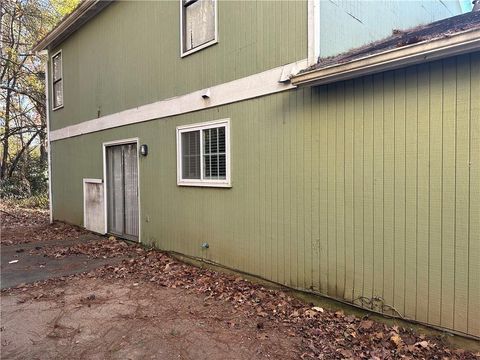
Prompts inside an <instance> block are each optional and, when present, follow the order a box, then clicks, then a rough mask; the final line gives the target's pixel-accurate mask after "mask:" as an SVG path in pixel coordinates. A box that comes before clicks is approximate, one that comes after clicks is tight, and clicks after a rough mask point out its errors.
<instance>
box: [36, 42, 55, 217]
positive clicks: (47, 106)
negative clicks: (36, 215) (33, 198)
mask: <svg viewBox="0 0 480 360" xmlns="http://www.w3.org/2000/svg"><path fill="white" fill-rule="evenodd" d="M38 55H45V56H46V61H45V109H46V112H45V113H46V117H47V119H46V121H47V160H48V211H49V215H50V224H52V223H53V206H52V201H53V200H52V148H51V143H50V101H49V96H48V93H49V91H48V90H49V86H50V81H49V79H50V72H49V71H48V69H49V64H50V58H49V53H48V50H43V51H41V52H39V53H38Z"/></svg>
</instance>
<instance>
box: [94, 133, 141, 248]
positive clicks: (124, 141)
mask: <svg viewBox="0 0 480 360" xmlns="http://www.w3.org/2000/svg"><path fill="white" fill-rule="evenodd" d="M125 144H136V145H137V184H138V185H137V186H138V189H137V197H138V242H139V243H141V242H142V240H141V234H142V222H141V219H142V216H141V211H142V210H141V207H140V156H139V154H140V141H139V138H138V137H135V138H128V139H121V140H114V141H107V142H104V143H103V144H102V150H103V183H104V184H105V185H104V188H103V205H104V216H105V234H108V206H107V191H108V189H107V186H108V181H107V147H109V146H116V145H125Z"/></svg>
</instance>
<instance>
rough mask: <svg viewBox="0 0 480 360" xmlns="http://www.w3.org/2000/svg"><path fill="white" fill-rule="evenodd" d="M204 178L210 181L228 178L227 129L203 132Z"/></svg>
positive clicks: (218, 128) (219, 128) (213, 129)
mask: <svg viewBox="0 0 480 360" xmlns="http://www.w3.org/2000/svg"><path fill="white" fill-rule="evenodd" d="M203 143H204V146H203V169H204V171H203V173H204V174H203V176H204V178H205V179H210V180H223V179H226V177H227V171H226V168H227V163H226V152H225V127H224V126H222V127H217V128H212V129H206V130H203Z"/></svg>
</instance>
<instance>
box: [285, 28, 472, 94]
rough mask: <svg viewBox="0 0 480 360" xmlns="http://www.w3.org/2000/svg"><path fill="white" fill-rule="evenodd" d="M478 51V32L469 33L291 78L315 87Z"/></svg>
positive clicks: (389, 51) (297, 82)
mask: <svg viewBox="0 0 480 360" xmlns="http://www.w3.org/2000/svg"><path fill="white" fill-rule="evenodd" d="M479 49H480V30H470V31H465V32H462V33H459V34H455V35H451V36H450V37H445V38H441V39H437V40H433V41H428V40H427V41H424V42H421V43H418V44H413V45H409V46H405V47H402V48H398V49H393V50H388V51H385V52H381V53H378V54H373V55H370V56H367V57H363V58H360V59H355V60H352V61H349V62H347V63H342V64H338V65H331V66H327V67H324V68H320V69H314V70H311V71H307V72H305V73H302V74H299V75H296V76H293V77H292V79H291V81H292V84H294V85H297V86H301V85H308V86H315V85H324V84H329V83H333V82H336V81H341V80H347V79H352V78H355V77H359V76H364V75H370V74H373V73H378V72H382V71H387V70H393V69H397V68H401V67H406V66H410V65H415V64H419V63H422V62H427V61H433V60H438V59H441V58H445V57H449V56H455V55H461V54H464V53H467V52H473V51H477V50H479Z"/></svg>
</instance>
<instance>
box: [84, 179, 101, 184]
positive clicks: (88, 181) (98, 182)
mask: <svg viewBox="0 0 480 360" xmlns="http://www.w3.org/2000/svg"><path fill="white" fill-rule="evenodd" d="M83 182H84V183H89V184H101V183H103V179H83Z"/></svg>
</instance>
